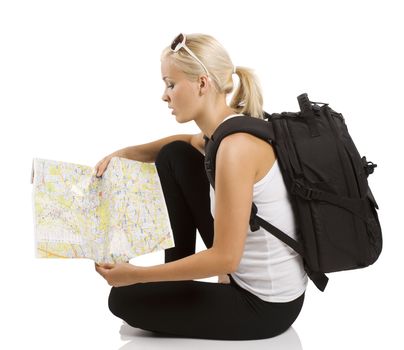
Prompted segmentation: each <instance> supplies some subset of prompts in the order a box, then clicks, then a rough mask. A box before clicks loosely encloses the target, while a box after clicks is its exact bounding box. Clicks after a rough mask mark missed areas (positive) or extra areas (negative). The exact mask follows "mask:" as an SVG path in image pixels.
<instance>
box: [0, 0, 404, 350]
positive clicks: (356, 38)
mask: <svg viewBox="0 0 404 350" xmlns="http://www.w3.org/2000/svg"><path fill="white" fill-rule="evenodd" d="M179 32H185V33H193V32H202V33H207V34H211V35H213V36H214V37H216V38H217V39H218V40H219V41H220V42H221V43H223V45H224V46H225V47H226V48H227V50H228V52H229V53H230V55H231V57H232V59H233V62H234V64H236V65H244V66H248V67H251V68H254V69H255V71H256V73H257V74H258V75H259V77H260V80H261V84H262V87H263V92H264V98H265V109H266V110H267V111H269V112H281V111H284V110H289V111H296V110H297V109H298V105H297V101H296V96H297V95H299V94H300V93H303V92H307V93H308V94H309V97H310V98H311V99H312V100H314V101H321V102H328V103H330V105H331V107H333V108H334V109H335V110H337V111H339V112H341V113H343V115H344V116H345V118H346V121H347V124H348V127H349V130H350V133H351V136H352V137H353V139H354V140H355V143H356V145H357V148H358V149H359V152H360V153H361V154H362V155H366V156H367V157H368V159H370V160H372V161H374V162H375V163H377V164H378V168H377V169H376V171H375V174H374V175H373V176H371V178H370V179H369V181H370V184H371V187H372V190H373V192H374V194H375V196H376V199H377V201H378V203H379V206H380V213H379V215H380V220H381V222H382V226H383V234H384V250H383V253H382V255H381V257H380V259H379V260H378V261H377V263H376V264H375V265H373V266H371V267H369V268H367V269H364V270H357V271H351V272H343V273H338V274H332V275H330V276H329V277H330V283H329V286H328V288H327V290H326V292H325V293H321V292H318V291H317V290H316V289H315V287H314V286H313V285H312V284H310V286H309V288H308V291H307V295H306V302H305V305H304V308H303V311H302V313H301V315H300V316H299V318H298V320H297V321H296V323H295V324H294V326H293V329H294V331H295V332H296V334H295V338H296V337H297V340H298V339H300V342H301V345H299V346H297V347H295V346H292V345H290V346H289V348H290V349H292V348H293V349H301V348H303V349H306V350H307V349H310V350H311V349H324V348H325V349H342V348H344V349H358V348H360V349H380V348H382V347H384V346H386V344H394V348H403V344H404V341H403V337H402V331H401V328H402V324H403V322H402V319H403V312H404V307H403V305H404V303H403V298H404V295H403V282H402V280H403V273H402V269H403V266H404V264H403V259H402V256H403V254H402V248H403V244H404V240H403V233H404V229H403V226H404V225H403V219H402V218H403V215H402V209H403V205H402V202H403V201H402V199H403V195H404V193H403V190H402V187H403V185H402V184H403V182H402V180H401V177H402V174H403V170H404V169H403V165H402V159H401V152H399V150H400V149H401V150H402V149H403V146H402V131H401V125H402V123H401V120H402V118H403V117H404V116H403V112H402V111H403V98H402V94H403V92H404V91H403V78H404V74H403V62H404V57H403V56H404V55H403V42H404V41H403V34H402V33H404V25H403V11H402V10H400V7H399V1H392V0H384V1H338V2H337V1H314V0H313V1H282V2H281V1H276V2H275V1H273V2H270V1H267V2H264V1H258V0H249V1H238V0H232V1H217V0H215V1H212V0H204V1H178V0H168V1H149V2H147V3H146V2H140V1H102V0H97V1H89V0H80V1H75V0H71V1H57V0H53V1H35V0H32V1H18V0H13V1H11V0H10V1H4V0H2V1H1V2H0V143H1V147H0V152H1V158H0V166H1V171H0V186H1V187H0V188H1V202H0V203H1V204H0V205H1V226H0V227H1V228H0V234H1V264H2V266H1V269H0V283H1V288H0V293H1V297H0V318H1V324H2V325H1V326H0V327H1V328H0V333H1V336H0V348H2V349H13V348H15V349H22V348H25V347H28V346H32V347H33V348H38V349H39V348H41V349H54V348H58V349H67V348H76V349H86V348H87V349H88V348H91V349H92V348H98V349H126V350H127V349H134V348H139V347H140V348H146V349H151V348H158V347H159V346H161V344H162V343H161V342H159V339H155V338H150V337H147V336H145V335H142V334H141V333H139V334H138V336H132V338H130V339H128V338H126V340H125V337H124V336H123V335H120V334H119V330H120V326H121V324H122V322H121V321H120V320H118V319H116V318H115V317H114V316H113V315H112V314H110V313H109V310H108V308H107V296H108V293H109V287H108V285H107V284H106V283H105V281H104V280H103V279H102V278H101V277H100V276H99V275H97V274H96V273H95V271H94V266H93V263H92V262H91V261H90V260H76V261H73V260H63V261H60V260H59V261H58V260H36V259H35V258H34V241H33V222H32V207H31V190H32V188H31V185H30V172H31V162H32V158H33V157H40V158H47V159H55V160H63V161H67V162H74V163H79V164H86V165H95V164H96V163H97V162H98V160H100V159H101V158H102V157H104V156H105V155H107V154H109V153H111V152H112V151H115V150H116V149H119V148H122V147H126V146H129V145H133V144H138V143H144V142H148V141H151V140H154V139H157V138H160V137H163V136H166V135H170V134H175V133H194V132H197V131H198V130H197V128H196V126H195V125H193V124H189V125H179V124H177V123H176V121H175V120H174V119H173V117H172V116H171V114H170V113H169V110H168V109H167V107H166V105H165V103H163V102H162V101H161V94H162V92H163V86H164V85H163V82H162V81H161V75H160V53H161V51H162V49H163V48H164V47H165V46H167V45H169V44H170V42H171V40H172V39H173V37H175V36H176V35H177V34H178V33H179ZM198 247H199V249H202V245H201V241H198ZM161 262H163V255H162V254H160V253H157V254H152V255H147V256H144V257H142V258H138V259H134V261H133V263H135V264H139V265H140V264H142V265H150V264H157V263H161ZM212 317H215V315H214V314H212ZM123 333H125V332H123ZM129 333H130V332H129ZM121 337H122V339H121ZM128 340H129V341H128ZM295 340H296V339H295ZM8 341H11V342H10V343H8V345H4V344H6V342H8ZM184 344H185V345H184ZM192 344H193V343H192V342H187V341H186V340H182V342H181V341H180V340H178V341H177V342H174V343H173V342H172V341H169V340H166V341H165V345H164V346H165V347H166V348H167V347H168V348H181V346H182V348H189V347H192V346H194V347H195V345H192ZM201 344H202V345H200V347H202V346H210V347H212V346H213V344H214V343H213V342H211V343H210V342H205V343H203V342H202V343H201ZM207 344H208V345H207ZM209 344H210V345H209ZM270 344H272V348H274V349H276V348H284V347H282V345H279V344H278V345H276V344H275V343H269V342H244V343H243V342H241V343H239V344H235V343H232V345H230V346H232V347H233V348H234V347H236V348H240V349H241V348H243V346H244V347H249V348H253V347H254V346H255V348H257V349H258V348H260V346H261V347H262V348H264V347H268V345H270ZM277 346H278V347H277ZM284 346H285V345H284Z"/></svg>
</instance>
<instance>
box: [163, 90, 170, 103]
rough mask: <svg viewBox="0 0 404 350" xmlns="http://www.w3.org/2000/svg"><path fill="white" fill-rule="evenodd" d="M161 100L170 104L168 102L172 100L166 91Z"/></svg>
mask: <svg viewBox="0 0 404 350" xmlns="http://www.w3.org/2000/svg"><path fill="white" fill-rule="evenodd" d="M161 99H162V100H163V101H164V102H168V101H169V100H170V99H169V97H168V95H167V94H166V92H165V91H164V93H163V96H161Z"/></svg>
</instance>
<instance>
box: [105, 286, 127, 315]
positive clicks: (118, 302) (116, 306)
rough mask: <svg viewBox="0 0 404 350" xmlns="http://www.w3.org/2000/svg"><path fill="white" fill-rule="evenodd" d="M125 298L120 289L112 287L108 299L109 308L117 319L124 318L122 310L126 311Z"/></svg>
mask: <svg viewBox="0 0 404 350" xmlns="http://www.w3.org/2000/svg"><path fill="white" fill-rule="evenodd" d="M123 304H124V302H123V298H122V296H121V295H120V293H119V289H118V288H115V287H112V288H111V292H110V293H109V298H108V308H109V310H110V311H111V312H112V313H113V314H114V315H115V316H117V317H122V310H123V309H124V305H123Z"/></svg>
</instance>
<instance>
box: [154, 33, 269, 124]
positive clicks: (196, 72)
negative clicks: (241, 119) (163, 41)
mask: <svg viewBox="0 0 404 350" xmlns="http://www.w3.org/2000/svg"><path fill="white" fill-rule="evenodd" d="M186 45H187V46H188V48H189V49H190V50H191V51H192V52H193V53H194V54H195V55H196V56H197V57H198V58H199V59H200V60H201V61H202V62H203V64H204V65H205V66H206V68H207V70H208V71H209V77H210V78H211V79H212V81H213V83H214V86H215V88H216V90H217V91H218V92H219V93H225V94H226V95H227V94H229V93H231V92H233V90H234V83H233V79H232V75H233V73H236V74H237V75H238V77H239V79H240V83H239V85H238V87H237V89H236V91H235V92H234V94H233V97H232V99H231V101H230V103H229V106H230V108H233V109H234V110H236V111H237V113H242V114H247V115H250V116H252V117H258V118H262V116H263V114H264V113H263V109H262V104H263V100H262V93H261V87H260V85H259V82H258V79H257V77H256V75H255V74H254V73H253V71H252V70H251V69H249V68H245V67H239V66H237V67H236V69H235V72H234V66H233V63H232V61H231V59H230V56H229V54H228V53H227V51H226V50H225V49H224V47H223V46H222V45H221V44H220V43H219V42H218V41H217V40H216V39H215V38H213V37H212V36H210V35H205V34H189V35H187V36H186ZM168 57H170V58H171V59H172V62H173V63H174V64H175V65H176V66H177V67H178V68H179V69H180V70H181V71H183V72H184V73H185V74H186V75H187V76H188V78H189V79H190V80H196V79H197V78H198V77H199V76H200V75H201V74H205V73H206V72H205V70H204V69H203V67H202V65H201V64H200V63H199V62H198V61H197V60H195V59H194V58H193V57H192V56H191V55H189V53H188V52H187V51H186V50H184V49H180V50H179V51H177V52H173V51H172V50H171V48H170V47H167V48H165V49H164V50H163V52H162V54H161V59H162V60H163V59H166V58H168Z"/></svg>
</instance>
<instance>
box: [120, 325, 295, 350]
mask: <svg viewBox="0 0 404 350" xmlns="http://www.w3.org/2000/svg"><path fill="white" fill-rule="evenodd" d="M120 334H121V339H122V340H123V341H128V343H126V344H125V345H124V346H122V347H121V348H119V350H135V349H136V350H138V349H142V350H143V349H144V350H151V349H164V350H171V349H173V350H174V349H175V350H182V349H184V350H189V349H209V350H219V349H220V350H223V346H225V348H227V346H228V347H229V349H232V350H238V349H248V350H261V349H265V350H268V349H271V350H303V348H302V345H301V343H300V339H299V336H298V334H297V333H296V331H295V330H294V329H293V327H291V328H289V329H288V330H287V331H286V332H285V333H283V334H281V335H279V336H277V337H274V338H269V339H262V340H242V341H240V340H236V341H233V340H206V339H192V338H180V337H177V336H172V335H166V334H161V333H155V332H149V331H145V330H142V329H139V328H133V327H131V326H129V325H128V324H126V323H124V324H123V325H122V326H121V330H120Z"/></svg>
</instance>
